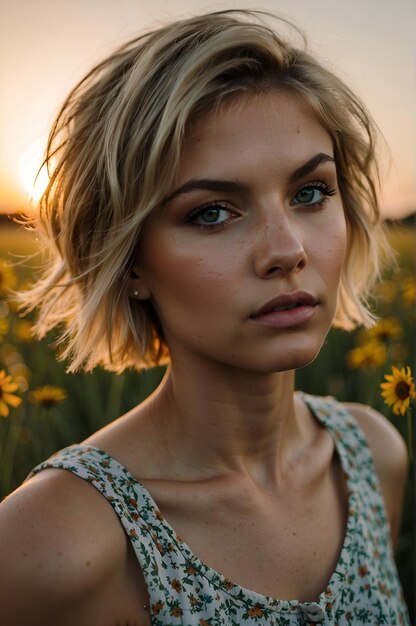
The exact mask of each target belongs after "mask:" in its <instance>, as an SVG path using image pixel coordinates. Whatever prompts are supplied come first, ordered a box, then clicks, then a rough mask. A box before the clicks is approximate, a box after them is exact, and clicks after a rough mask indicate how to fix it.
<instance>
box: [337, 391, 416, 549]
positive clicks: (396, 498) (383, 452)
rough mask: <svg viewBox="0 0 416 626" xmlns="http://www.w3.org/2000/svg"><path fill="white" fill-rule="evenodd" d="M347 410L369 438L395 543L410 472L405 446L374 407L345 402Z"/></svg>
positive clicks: (396, 432) (394, 430) (399, 435)
mask: <svg viewBox="0 0 416 626" xmlns="http://www.w3.org/2000/svg"><path fill="white" fill-rule="evenodd" d="M345 407H346V408H347V409H348V410H349V412H350V413H351V414H352V415H353V416H354V417H355V418H356V419H357V421H358V423H359V424H360V426H361V428H362V429H363V431H364V434H365V435H366V437H367V441H368V444H369V446H370V449H371V452H372V455H373V459H374V465H375V469H376V472H377V474H378V477H379V480H380V484H381V488H382V491H383V495H384V500H385V503H386V508H387V513H388V516H389V520H390V525H391V531H392V536H393V539H394V540H395V539H396V537H397V534H398V531H399V525H400V516H401V507H402V498H403V491H404V486H405V482H406V477H407V472H408V455H407V449H406V444H405V442H404V440H403V437H402V436H401V434H400V433H399V432H398V430H397V429H396V428H395V427H394V426H393V425H392V424H391V423H390V422H389V421H388V419H386V418H385V417H384V415H382V414H381V413H379V412H378V411H376V410H375V409H373V408H372V407H370V406H367V405H364V404H359V403H353V402H351V403H347V402H346V403H345Z"/></svg>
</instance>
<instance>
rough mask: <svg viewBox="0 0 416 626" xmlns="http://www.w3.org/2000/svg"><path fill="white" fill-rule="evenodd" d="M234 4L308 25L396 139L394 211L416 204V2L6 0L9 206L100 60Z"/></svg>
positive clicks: (1, 123)
mask: <svg viewBox="0 0 416 626" xmlns="http://www.w3.org/2000/svg"><path fill="white" fill-rule="evenodd" d="M226 8H257V9H266V10H271V11H273V12H275V13H277V14H279V15H282V16H284V17H287V18H289V19H291V20H292V21H294V22H295V23H297V24H298V25H299V26H300V27H301V28H302V29H303V30H304V31H305V33H306V35H307V37H308V40H309V44H310V50H311V51H312V53H314V54H315V55H316V56H318V57H319V58H320V60H321V61H323V62H324V63H326V64H329V65H330V67H331V68H332V69H334V70H336V71H337V72H338V74H339V75H340V76H341V77H342V78H343V79H344V80H345V81H346V82H347V83H348V84H349V85H350V86H351V87H352V88H353V89H354V90H355V91H356V92H357V93H358V95H359V96H360V97H361V98H362V99H363V100H364V102H365V103H366V105H367V106H368V108H369V110H370V111H371V113H372V114H373V117H374V118H375V120H376V122H377V123H378V126H379V128H380V129H381V131H382V133H383V135H384V137H385V139H386V141H387V144H388V145H389V148H390V156H389V153H388V152H387V151H386V150H385V152H384V156H383V164H384V166H383V170H382V172H383V174H382V179H383V186H384V193H383V211H384V213H385V215H386V216H394V215H396V216H400V215H404V214H407V213H410V212H414V211H415V210H416V37H415V24H416V0H261V1H260V0H251V1H245V0H240V1H238V2H235V1H233V0H223V1H221V2H220V1H215V2H214V1H208V0H177V1H175V2H168V1H167V0H59V1H58V0H0V211H1V212H8V213H9V212H13V211H16V210H18V209H19V208H22V207H24V206H25V205H26V202H27V193H28V192H27V191H25V189H24V186H23V183H22V174H20V173H19V169H20V171H24V170H25V169H26V170H27V169H28V167H29V169H30V163H31V162H33V160H35V161H36V154H38V153H41V152H42V150H43V146H44V142H45V137H46V134H47V131H48V129H49V126H50V124H51V122H52V121H53V118H54V114H55V113H56V111H57V109H58V107H59V105H60V104H61V102H62V101H63V99H64V97H65V95H66V94H67V92H68V91H69V89H70V88H71V87H72V86H73V85H74V84H75V83H76V82H77V81H78V80H79V79H80V78H82V76H83V75H84V74H85V73H86V72H87V70H88V69H90V68H91V66H92V65H93V64H94V63H95V62H97V61H99V60H101V59H102V58H103V57H104V56H105V55H106V54H108V53H110V52H112V50H113V49H114V48H115V47H117V46H118V45H120V44H121V43H123V42H124V41H126V40H127V39H128V38H129V37H130V36H134V35H135V34H137V33H138V32H140V31H143V30H145V29H147V28H154V27H157V26H158V25H162V24H164V23H166V22H167V21H170V20H171V19H174V18H177V17H186V16H189V15H191V14H197V13H202V12H207V11H216V10H220V9H226ZM25 164H26V165H25ZM31 167H32V168H33V164H32V166H31ZM26 176H27V174H26Z"/></svg>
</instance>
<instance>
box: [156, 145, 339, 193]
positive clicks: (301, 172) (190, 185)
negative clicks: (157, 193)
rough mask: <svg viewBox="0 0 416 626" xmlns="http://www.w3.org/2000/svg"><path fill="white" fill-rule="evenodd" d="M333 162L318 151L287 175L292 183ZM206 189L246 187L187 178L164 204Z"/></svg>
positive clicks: (242, 189) (234, 190)
mask: <svg viewBox="0 0 416 626" xmlns="http://www.w3.org/2000/svg"><path fill="white" fill-rule="evenodd" d="M327 162H330V163H335V159H334V157H332V156H330V155H329V154H324V153H323V152H320V153H319V154H317V155H315V156H314V157H312V158H311V159H309V161H306V163H303V164H302V165H301V166H300V167H298V168H297V169H296V170H295V171H294V172H292V174H291V175H290V177H289V182H290V183H294V182H296V181H297V180H299V179H300V178H302V177H303V176H306V175H307V174H310V173H311V172H313V171H314V170H315V169H316V168H317V167H318V166H319V165H321V164H322V163H327ZM201 189H203V190H207V191H221V192H224V193H247V191H248V187H247V185H244V184H243V183H240V182H238V181H232V180H214V179H212V178H198V179H191V180H188V181H187V182H186V183H184V184H183V185H181V186H180V187H178V188H177V189H175V191H173V192H172V193H171V194H169V196H168V197H167V198H166V199H165V201H164V204H167V203H168V202H171V200H173V199H174V198H176V197H177V196H179V195H181V194H183V193H187V192H189V191H195V190H201Z"/></svg>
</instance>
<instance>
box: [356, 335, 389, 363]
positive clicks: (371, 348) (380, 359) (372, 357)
mask: <svg viewBox="0 0 416 626" xmlns="http://www.w3.org/2000/svg"><path fill="white" fill-rule="evenodd" d="M386 359H387V352H386V348H385V346H384V345H383V344H382V343H380V342H378V341H375V340H372V341H369V342H368V343H365V344H364V345H363V346H359V347H358V348H354V349H353V350H350V351H349V352H348V355H347V363H348V365H349V366H350V367H352V368H354V369H372V368H375V367H379V366H380V365H383V363H385V362H386Z"/></svg>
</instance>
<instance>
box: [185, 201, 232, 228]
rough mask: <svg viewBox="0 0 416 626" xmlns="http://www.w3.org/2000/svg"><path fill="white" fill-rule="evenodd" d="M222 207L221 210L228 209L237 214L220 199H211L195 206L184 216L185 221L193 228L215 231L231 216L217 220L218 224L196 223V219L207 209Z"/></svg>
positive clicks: (229, 220)
mask: <svg viewBox="0 0 416 626" xmlns="http://www.w3.org/2000/svg"><path fill="white" fill-rule="evenodd" d="M210 208H213V209H222V210H223V211H228V212H229V213H230V214H233V215H234V216H237V215H238V213H237V212H236V211H233V210H232V209H231V208H230V207H229V206H227V205H226V204H225V203H224V202H223V201H222V200H212V201H211V202H207V204H203V205H202V206H200V207H197V208H196V209H194V210H193V211H191V213H189V215H188V216H187V217H186V220H185V222H186V223H187V224H189V225H190V226H193V227H194V228H200V229H202V230H206V231H211V232H213V231H217V230H221V229H223V228H225V227H226V226H227V225H228V224H229V223H230V222H231V221H232V217H229V218H227V219H225V220H223V221H222V222H218V224H197V223H196V221H195V220H196V219H197V218H198V217H199V216H200V215H202V213H204V212H205V211H207V209H210Z"/></svg>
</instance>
